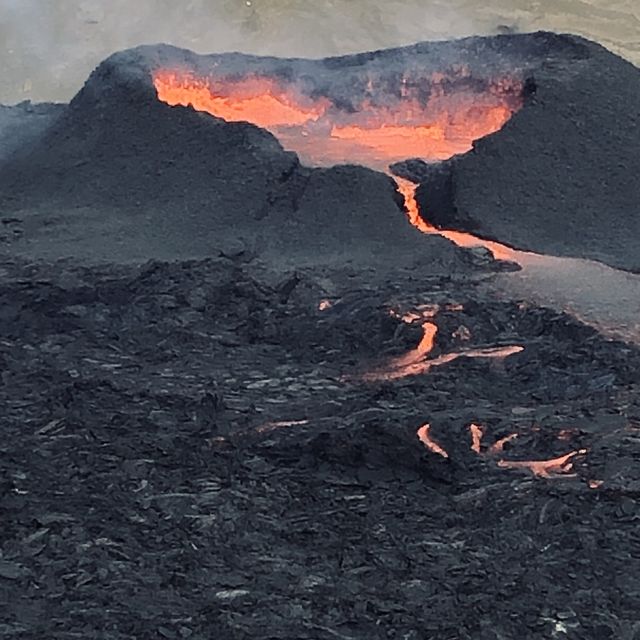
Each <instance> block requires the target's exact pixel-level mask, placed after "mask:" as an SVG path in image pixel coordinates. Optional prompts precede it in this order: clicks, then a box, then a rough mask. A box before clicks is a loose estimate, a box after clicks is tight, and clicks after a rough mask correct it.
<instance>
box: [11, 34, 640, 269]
mask: <svg viewBox="0 0 640 640" xmlns="http://www.w3.org/2000/svg"><path fill="white" fill-rule="evenodd" d="M639 95H640V75H639V74H638V70H637V69H636V68H635V67H633V66H632V65H630V64H629V63H626V62H624V61H623V60H621V59H620V58H617V57H616V56H614V55H612V54H610V53H609V52H607V51H606V50H604V49H603V48H602V47H600V46H598V45H595V44H594V43H591V42H588V41H586V40H583V39H581V38H577V37H573V36H560V35H555V34H549V33H537V34H531V35H505V36H499V37H495V38H470V39H466V40H461V41H456V42H445V43H423V44H418V45H414V46H412V47H406V48H401V49H394V50H386V51H378V52H373V53H368V54H360V55H355V56H345V57H342V58H331V59H327V60H318V61H312V60H300V59H290V60H285V59H275V58H259V57H254V56H245V55H242V54H222V55H211V56H198V55H196V54H193V53H191V52H188V51H183V50H178V49H174V48H172V47H167V46H156V47H140V48H138V49H135V50H130V51H125V52H122V53H118V54H115V55H114V56H112V57H111V58H109V59H108V60H106V61H105V62H104V63H103V64H102V65H100V67H98V69H97V70H96V71H95V72H94V73H93V74H92V76H91V77H90V78H89V80H88V81H87V84H86V86H85V87H84V88H83V89H82V90H81V91H80V93H79V94H78V95H77V96H76V97H75V98H74V100H73V101H72V102H71V104H70V105H69V106H68V107H67V108H66V109H64V110H63V112H62V113H60V114H59V115H58V117H57V118H55V121H54V122H53V124H51V125H50V126H49V128H48V129H47V130H46V132H45V133H44V134H42V135H39V136H37V137H36V140H35V141H33V140H32V139H31V138H29V139H28V140H26V141H25V143H24V144H23V145H21V148H19V149H17V150H15V151H14V153H13V154H12V155H11V160H10V161H9V162H5V163H3V166H2V169H1V170H0V189H1V192H2V206H3V209H4V210H5V211H7V212H9V213H10V214H11V215H13V214H16V215H19V216H21V215H22V212H25V211H27V212H28V211H29V210H33V209H34V208H36V209H37V210H38V211H43V210H44V211H49V212H52V211H54V210H55V209H56V208H58V209H59V208H61V207H62V208H65V209H67V210H69V209H70V208H71V209H73V210H76V211H79V210H81V209H82V208H83V207H85V208H86V207H93V206H95V204H96V203H100V204H102V205H104V206H105V207H106V208H107V209H108V210H109V212H110V213H109V217H110V219H111V222H110V223H109V224H106V223H105V228H104V233H106V234H107V235H108V236H110V238H111V239H110V240H109V243H112V242H113V243H114V244H115V245H116V246H114V247H113V250H114V251H118V246H119V247H120V249H119V250H120V251H124V250H123V248H122V247H123V243H122V238H120V241H118V240H117V238H116V237H114V236H117V235H118V229H117V227H118V225H116V228H112V227H113V225H114V223H113V220H114V219H115V218H117V217H119V214H121V213H122V212H123V211H129V212H132V211H133V212H136V211H137V212H138V213H140V212H143V211H144V212H147V214H148V212H152V213H151V214H150V217H151V219H152V222H148V224H147V223H145V220H146V221H148V220H149V219H150V218H149V215H143V216H140V215H138V218H139V224H147V228H146V230H145V234H144V235H145V237H146V238H149V237H151V236H153V235H154V232H155V235H156V236H157V240H156V241H155V244H154V247H155V248H153V247H149V248H148V251H147V253H148V254H149V255H153V254H154V252H155V253H156V254H158V251H160V254H158V255H165V256H169V255H171V251H175V250H177V247H176V246H173V247H169V248H168V249H167V250H166V251H165V252H164V254H163V253H162V250H160V249H159V247H161V246H162V245H163V243H164V242H165V241H166V237H167V236H172V237H173V238H174V239H176V240H174V243H179V241H178V240H177V239H178V238H181V237H183V236H185V235H186V236H188V237H191V238H192V240H191V242H192V251H196V245H198V244H199V246H198V247H197V249H198V250H199V251H200V252H202V251H204V250H205V249H204V246H205V245H206V246H211V245H215V244H216V243H221V242H223V240H222V239H223V238H225V239H227V238H228V239H230V240H231V239H235V240H237V239H238V238H239V237H240V238H243V239H245V240H247V241H248V242H249V244H251V245H253V246H260V247H262V248H266V249H268V248H269V247H270V248H271V252H272V254H274V255H283V254H287V253H288V252H291V251H293V252H294V253H296V254H297V257H296V259H298V260H300V259H302V256H303V254H306V255H309V254H310V253H313V252H315V253H316V254H317V255H327V256H334V255H336V252H337V253H339V254H341V255H346V254H347V253H349V252H353V253H354V254H356V253H359V252H360V251H359V249H362V247H363V245H364V244H365V243H366V239H365V236H370V238H371V243H372V244H371V247H370V248H369V249H368V250H367V251H366V252H367V253H373V254H378V255H382V254H384V244H385V239H386V238H388V237H389V234H391V235H392V236H393V237H394V238H395V240H394V241H395V242H399V243H405V245H406V251H404V253H407V252H413V251H414V249H415V251H419V250H418V249H417V248H416V247H417V244H416V243H420V242H421V241H420V240H416V236H415V234H412V233H411V230H409V229H407V228H406V227H403V225H402V222H401V220H399V219H397V216H396V219H394V218H393V216H394V211H396V210H397V208H398V206H400V207H402V206H403V205H402V199H403V198H402V197H401V196H400V195H399V194H397V193H394V191H395V187H394V183H393V182H392V181H391V180H389V178H388V177H386V176H384V175H382V172H388V171H389V169H388V167H389V165H394V166H395V167H396V169H395V171H396V174H397V175H399V176H400V178H412V179H413V181H414V182H417V183H418V185H419V186H417V191H416V195H417V198H416V201H417V205H418V208H419V213H420V215H421V216H422V217H423V218H424V219H425V220H427V222H428V223H429V224H433V225H434V226H435V227H438V228H441V229H453V230H457V231H464V232H471V233H473V234H474V235H476V236H479V237H482V238H485V239H490V240H494V241H496V240H497V241H499V242H502V243H506V244H508V245H511V246H513V247H516V248H519V249H526V250H532V251H536V252H540V253H552V254H555V255H561V256H577V257H588V258H592V259H595V260H600V261H603V262H605V263H607V264H611V265H612V266H616V267H620V268H625V269H629V270H635V269H636V268H637V267H638V264H637V251H636V248H637V247H636V238H637V237H638V231H639V229H638V220H639V219H640V218H639V216H638V215H637V206H636V203H637V202H638V201H640V198H639V197H638V196H640V194H638V193H637V191H636V189H637V186H636V185H634V184H628V180H627V178H626V176H627V175H629V174H630V173H631V174H633V173H634V172H635V171H636V169H637V163H638V158H639V157H640V154H639V153H638V151H639V149H640V133H639V131H638V128H637V126H636V124H637V120H638V116H639V114H638V104H640V101H639V100H638V96H639ZM614 96H615V99H614V98H613V97H614ZM170 105H172V108H171V106H170ZM479 139H480V141H478V140H479ZM412 157H419V158H421V159H422V160H423V162H424V161H426V163H424V166H423V167H422V168H421V170H419V171H418V173H417V174H416V172H415V171H407V169H406V167H405V168H404V169H403V168H402V167H403V164H402V163H403V161H405V160H407V159H409V158H412ZM613 159H615V161H614V160H613ZM414 164H415V163H414ZM336 165H348V166H349V168H346V167H345V168H335V166H336ZM354 165H360V166H363V167H366V168H361V169H356V168H353V166H354ZM323 167H326V168H323ZM594 176H595V177H594ZM159 178H161V179H159ZM405 195H406V194H405ZM132 220H133V218H132V217H131V216H125V219H124V220H123V221H121V225H120V226H125V227H127V231H126V232H124V235H125V236H127V235H129V234H130V233H132V232H133V231H132V227H131V225H132ZM41 223H42V222H41V220H40V221H37V220H34V219H33V218H32V226H33V227H34V228H35V229H36V235H40V234H39V233H38V230H39V229H40V225H41ZM64 223H65V224H66V225H68V226H69V227H70V230H69V232H68V233H69V235H72V236H74V237H75V238H76V240H77V239H78V235H79V234H80V235H81V234H82V231H81V228H82V224H83V223H82V216H79V218H78V220H76V218H75V217H73V219H66V220H65V221H64ZM276 228H277V229H278V230H279V231H278V233H277V234H274V233H273V232H272V231H273V229H276ZM161 229H162V231H160V230H161ZM186 229H188V231H186ZM306 229H313V233H312V234H308V233H306V232H305V231H303V230H306ZM289 231H291V233H290V237H288V238H287V234H288V232H289ZM121 235H122V234H121ZM163 236H164V238H165V240H163ZM301 236H302V237H305V238H307V239H309V241H311V239H313V243H314V245H315V246H311V245H309V246H307V247H305V248H304V250H303V251H298V248H299V247H300V245H299V239H300V237H301ZM193 238H197V239H198V242H195V243H194V242H193ZM225 241H226V240H225ZM188 242H189V240H188V239H186V238H185V239H184V242H182V245H185V246H186V244H187V243H188ZM336 242H339V243H340V244H339V245H338V246H336ZM125 244H126V243H125ZM147 244H149V241H148V240H147ZM422 244H423V245H424V247H425V249H424V251H423V252H424V253H425V254H428V253H429V250H428V249H427V248H426V247H427V246H429V243H428V242H427V243H425V242H422ZM435 251H436V253H437V252H438V250H435ZM187 252H188V250H187ZM124 254H126V251H124ZM137 254H138V257H141V256H143V255H144V251H138V252H137Z"/></svg>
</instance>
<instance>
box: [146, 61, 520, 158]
mask: <svg viewBox="0 0 640 640" xmlns="http://www.w3.org/2000/svg"><path fill="white" fill-rule="evenodd" d="M457 73H458V75H459V77H458V78H455V77H453V78H446V77H444V76H442V75H437V76H436V75H434V76H433V77H430V78H423V79H417V80H412V83H411V85H412V86H409V84H410V83H409V82H408V81H407V79H406V78H403V79H402V80H401V82H400V85H399V87H398V88H399V91H397V92H395V93H394V91H393V90H391V91H390V93H389V95H380V91H378V93H377V95H375V99H374V98H373V97H371V98H370V97H367V98H364V99H362V100H361V101H360V103H359V104H357V105H353V107H350V108H340V107H338V106H337V105H336V104H335V103H333V102H332V101H331V100H329V99H328V98H325V97H320V98H313V99H312V98H311V97H309V96H307V95H305V94H304V93H303V92H302V91H301V90H299V89H298V88H297V86H296V85H295V84H292V83H291V82H281V81H278V80H276V79H274V78H268V77H263V76H246V77H244V78H242V79H238V80H233V81H231V80H225V79H221V78H219V79H216V78H215V77H213V76H196V75H194V74H193V73H191V72H188V71H180V70H171V69H161V70H158V71H156V72H155V73H154V75H153V82H154V86H155V88H156V91H157V94H158V98H159V99H160V100H161V101H163V102H165V103H167V104H169V105H171V106H177V105H181V106H184V107H188V106H191V107H193V108H194V109H196V110H197V111H204V112H207V113H210V114H211V115H213V116H216V117H218V118H222V119H224V120H227V121H229V122H238V121H245V122H251V123H253V124H256V125H258V126H260V127H264V128H266V129H269V130H270V131H271V132H272V133H273V134H274V135H275V136H276V137H278V138H279V140H280V141H281V142H282V144H283V145H284V146H285V147H286V148H289V149H290V150H292V151H295V152H296V153H298V155H299V156H300V157H301V159H302V160H303V161H304V162H306V163H310V164H315V165H320V166H331V165H335V164H344V163H354V162H356V163H359V164H364V165H367V166H371V167H374V168H377V169H383V170H384V169H386V167H387V166H388V165H389V164H392V163H393V162H397V161H399V160H405V159H406V158H411V157H420V158H425V159H428V160H444V159H446V158H450V157H451V156H453V155H455V154H457V153H464V152H466V151H469V150H470V149H471V147H472V144H473V141H474V140H476V139H478V138H481V137H483V136H486V135H488V134H490V133H493V132H495V131H498V130H499V129H500V128H501V127H502V126H503V125H504V124H505V122H506V121H507V120H508V119H509V118H510V117H511V115H512V114H513V113H514V111H517V110H518V109H519V108H520V106H521V104H522V99H521V87H520V85H519V83H518V82H516V81H511V80H510V79H503V80H499V81H495V82H493V83H486V85H487V86H486V89H485V90H484V91H481V92H478V91H475V90H472V89H471V88H470V85H469V83H467V84H466V85H464V86H463V84H460V83H458V84H457V85H456V83H455V82H453V83H452V82H450V81H451V80H452V79H453V80H459V81H462V82H463V83H464V81H466V80H468V78H467V76H465V74H464V73H463V72H462V71H457ZM427 86H428V87H429V88H430V92H429V96H430V97H428V98H426V99H425V98H424V97H422V98H421V97H419V94H420V90H421V89H422V88H424V87H427ZM370 92H371V93H373V94H376V87H375V83H374V81H373V80H371V81H370ZM398 94H399V95H398Z"/></svg>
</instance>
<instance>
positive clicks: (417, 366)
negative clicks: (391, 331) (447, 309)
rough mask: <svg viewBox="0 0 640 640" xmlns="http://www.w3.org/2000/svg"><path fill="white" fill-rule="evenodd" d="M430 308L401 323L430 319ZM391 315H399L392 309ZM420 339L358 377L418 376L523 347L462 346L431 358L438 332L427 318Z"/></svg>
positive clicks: (512, 352)
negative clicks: (462, 347) (463, 347)
mask: <svg viewBox="0 0 640 640" xmlns="http://www.w3.org/2000/svg"><path fill="white" fill-rule="evenodd" d="M435 313H436V312H435V311H434V310H433V309H431V308H430V309H427V310H425V311H423V312H422V314H420V315H418V314H414V313H409V314H405V315H404V316H402V317H401V319H402V321H403V322H406V323H407V324H411V323H412V322H414V321H416V320H419V319H425V318H433V317H434V315H435ZM392 315H396V316H397V315H398V314H396V313H395V312H393V311H392ZM422 332H423V334H422V339H421V340H420V343H419V344H418V346H417V347H416V348H415V349H411V351H409V352H408V353H406V354H405V355H403V356H399V357H396V358H393V359H391V360H390V361H389V363H388V364H387V365H385V366H384V367H382V368H380V369H376V370H374V371H370V372H367V373H365V374H364V375H363V376H362V377H361V379H362V380H363V381H364V382H380V381H391V380H399V379H401V378H407V377H409V376H417V375H422V374H425V373H429V371H430V370H431V369H432V368H434V367H440V366H443V365H445V364H448V363H450V362H454V361H455V360H457V359H458V358H483V359H498V360H503V359H505V358H508V357H509V356H512V355H515V354H516V353H521V352H522V351H524V347H522V346H521V345H507V346H496V347H479V348H474V349H471V348H470V349H461V350H460V351H452V352H450V353H443V354H442V355H439V356H436V357H434V358H429V354H430V353H431V352H432V351H433V348H434V346H435V339H436V336H437V333H438V326H437V325H436V324H434V323H433V322H430V321H427V322H423V324H422Z"/></svg>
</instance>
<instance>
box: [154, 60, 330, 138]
mask: <svg viewBox="0 0 640 640" xmlns="http://www.w3.org/2000/svg"><path fill="white" fill-rule="evenodd" d="M153 83H154V86H155V88H156V91H157V92H158V98H159V99H160V100H162V102H166V103H167V104H169V105H171V106H173V107H175V106H177V105H181V106H183V107H188V106H191V107H193V108H194V109H195V110H196V111H205V112H206V113H209V114H211V115H213V116H216V117H217V118H222V119H223V120H227V121H228V122H252V123H253V124H256V125H258V126H259V127H265V128H267V129H268V128H269V127H275V126H279V125H287V126H296V125H298V126H299V125H303V124H306V123H307V122H310V121H311V122H312V121H315V120H318V118H320V117H321V116H322V115H323V113H324V112H325V110H326V108H327V106H328V102H326V101H320V102H315V103H314V102H311V101H310V100H307V101H305V102H306V103H305V104H303V100H302V98H300V97H299V96H295V95H294V94H293V93H287V92H286V91H284V90H283V89H281V88H280V87H279V86H278V85H277V83H276V82H274V81H272V80H269V79H267V78H257V77H256V78H253V77H250V78H244V79H243V80H242V81H240V82H224V83H213V82H212V83H209V81H208V80H207V79H205V78H195V77H193V76H191V75H189V74H181V73H178V72H171V71H159V72H157V73H156V74H155V75H154V78H153Z"/></svg>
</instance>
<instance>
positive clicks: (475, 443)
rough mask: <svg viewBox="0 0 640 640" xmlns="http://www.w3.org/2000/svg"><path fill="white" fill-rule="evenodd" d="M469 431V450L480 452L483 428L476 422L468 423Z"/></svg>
mask: <svg viewBox="0 0 640 640" xmlns="http://www.w3.org/2000/svg"><path fill="white" fill-rule="evenodd" d="M469 433H470V434H471V450H472V451H475V452H476V453H478V454H479V453H480V451H481V448H480V447H481V445H482V437H483V436H484V428H483V427H481V426H480V425H478V424H471V425H469Z"/></svg>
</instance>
